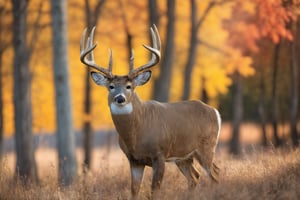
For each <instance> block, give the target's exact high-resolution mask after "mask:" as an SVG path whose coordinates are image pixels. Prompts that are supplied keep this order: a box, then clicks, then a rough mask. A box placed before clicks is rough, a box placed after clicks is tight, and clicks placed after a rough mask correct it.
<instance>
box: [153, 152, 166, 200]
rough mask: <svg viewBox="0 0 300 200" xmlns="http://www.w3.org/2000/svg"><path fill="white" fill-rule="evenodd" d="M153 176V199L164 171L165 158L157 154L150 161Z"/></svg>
mask: <svg viewBox="0 0 300 200" xmlns="http://www.w3.org/2000/svg"><path fill="white" fill-rule="evenodd" d="M152 168H153V177H152V196H153V197H154V199H155V193H156V191H157V190H158V189H160V185H161V182H162V179H163V176H164V172H165V159H164V157H162V156H158V157H157V158H155V159H153V161H152Z"/></svg>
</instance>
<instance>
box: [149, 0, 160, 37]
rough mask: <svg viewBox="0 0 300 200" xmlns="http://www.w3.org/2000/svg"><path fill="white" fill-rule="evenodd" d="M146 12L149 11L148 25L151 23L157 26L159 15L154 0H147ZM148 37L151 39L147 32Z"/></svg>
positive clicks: (150, 25)
mask: <svg viewBox="0 0 300 200" xmlns="http://www.w3.org/2000/svg"><path fill="white" fill-rule="evenodd" d="M148 12H149V27H152V25H153V24H155V25H156V27H157V28H159V15H158V9H157V1H156V0H148ZM149 38H150V39H151V34H149Z"/></svg>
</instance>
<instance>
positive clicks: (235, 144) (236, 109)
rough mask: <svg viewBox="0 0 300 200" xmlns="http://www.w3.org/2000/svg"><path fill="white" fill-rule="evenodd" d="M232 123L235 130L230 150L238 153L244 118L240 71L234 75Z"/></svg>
mask: <svg viewBox="0 0 300 200" xmlns="http://www.w3.org/2000/svg"><path fill="white" fill-rule="evenodd" d="M232 104H233V106H232V109H233V110H232V116H233V119H232V123H233V125H232V126H233V127H232V128H233V131H232V138H231V141H230V152H231V153H233V154H235V155H237V154H239V153H240V141H239V139H240V124H241V121H242V118H243V82H242V76H241V75H240V73H239V72H235V74H234V75H233V100H232Z"/></svg>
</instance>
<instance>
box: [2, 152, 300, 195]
mask: <svg viewBox="0 0 300 200" xmlns="http://www.w3.org/2000/svg"><path fill="white" fill-rule="evenodd" d="M97 151H98V154H96V156H94V164H93V169H92V171H91V172H89V173H88V174H86V175H83V174H80V176H79V178H78V180H77V181H76V183H74V184H73V185H72V186H70V187H67V188H61V187H59V186H58V185H57V177H56V175H57V172H56V171H57V168H56V166H55V163H53V161H48V160H47V158H51V156H50V154H51V152H50V153H49V151H47V152H46V153H45V151H43V150H39V152H38V153H37V154H38V155H37V157H38V158H39V156H43V154H44V160H41V159H38V165H39V173H40V178H41V181H40V184H39V185H32V186H28V187H22V186H21V185H20V184H18V183H16V182H14V181H13V169H12V166H13V159H12V158H11V157H13V155H7V156H6V157H5V159H4V160H3V163H2V164H1V171H0V200H2V199H14V200H15V199H16V200H18V199H43V200H48V199H49V200H56V199H57V200H62V199H74V200H81V199H87V200H88V199H93V200H94V199H96V200H97V199H101V200H102V199H104V200H106V199H107V200H108V199H128V198H129V197H130V176H129V168H128V163H127V161H126V159H125V158H124V157H122V156H123V155H122V153H121V152H120V150H119V149H116V150H113V151H112V153H111V157H106V158H103V155H105V152H104V153H103V150H97ZM43 152H44V153H43ZM47 154H48V156H47ZM52 154H53V155H52V158H53V157H55V154H56V153H55V152H54V151H53V152H52ZM79 154H80V153H79ZM79 158H80V156H79ZM217 158H218V159H217V163H218V164H219V166H220V168H221V175H220V183H218V184H215V183H211V182H210V180H209V179H207V178H206V177H203V179H202V181H201V182H200V184H199V185H198V186H197V188H196V189H195V191H193V192H189V191H187V184H186V181H185V178H184V177H183V175H182V174H181V173H180V172H179V170H178V169H177V168H176V166H175V165H174V164H167V166H166V172H165V177H164V180H163V183H162V187H161V190H160V193H159V195H158V196H159V199H178V200H179V199H180V200H181V199H205V200H209V199H243V200H247V199H300V149H296V150H273V149H271V150H268V151H256V152H254V153H252V154H251V155H249V154H248V155H247V154H245V155H243V156H242V157H239V158H236V157H232V156H230V155H227V154H225V153H219V155H217ZM41 162H42V163H41ZM150 185H151V170H150V168H146V172H145V176H144V180H143V184H142V188H141V192H140V199H142V200H143V199H149V196H150Z"/></svg>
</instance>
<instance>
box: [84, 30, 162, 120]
mask: <svg viewBox="0 0 300 200" xmlns="http://www.w3.org/2000/svg"><path fill="white" fill-rule="evenodd" d="M150 31H151V37H152V47H150V46H147V45H143V46H144V47H145V48H146V49H147V50H149V51H150V52H151V53H152V56H151V59H150V61H149V62H148V63H147V64H145V65H142V66H140V67H138V68H136V69H134V53H133V50H132V51H131V57H130V63H129V73H128V74H127V75H125V76H118V75H114V74H112V65H113V58H112V52H111V50H110V51H109V52H110V55H109V63H108V69H106V68H103V67H101V66H99V65H97V64H96V63H95V60H94V54H93V50H94V49H95V48H96V46H97V44H94V43H93V39H94V32H95V27H93V29H92V31H91V32H90V34H89V36H88V37H87V38H86V32H87V30H86V29H85V30H84V32H83V34H82V37H81V41H80V60H81V62H82V63H84V64H86V65H87V66H88V67H91V68H93V69H95V70H97V71H98V72H95V71H92V72H91V76H92V79H93V80H94V82H95V83H96V84H97V85H101V86H105V87H106V88H107V89H108V91H109V97H108V100H109V103H110V108H111V111H112V114H127V113H130V112H131V111H132V103H131V102H132V100H131V97H132V94H133V92H134V89H135V87H136V86H140V85H144V84H145V83H147V82H148V80H149V79H150V77H151V71H150V69H151V67H153V66H154V65H156V64H157V63H158V62H159V60H160V48H161V42H160V38H159V34H158V30H157V28H156V26H155V25H153V28H150Z"/></svg>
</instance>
